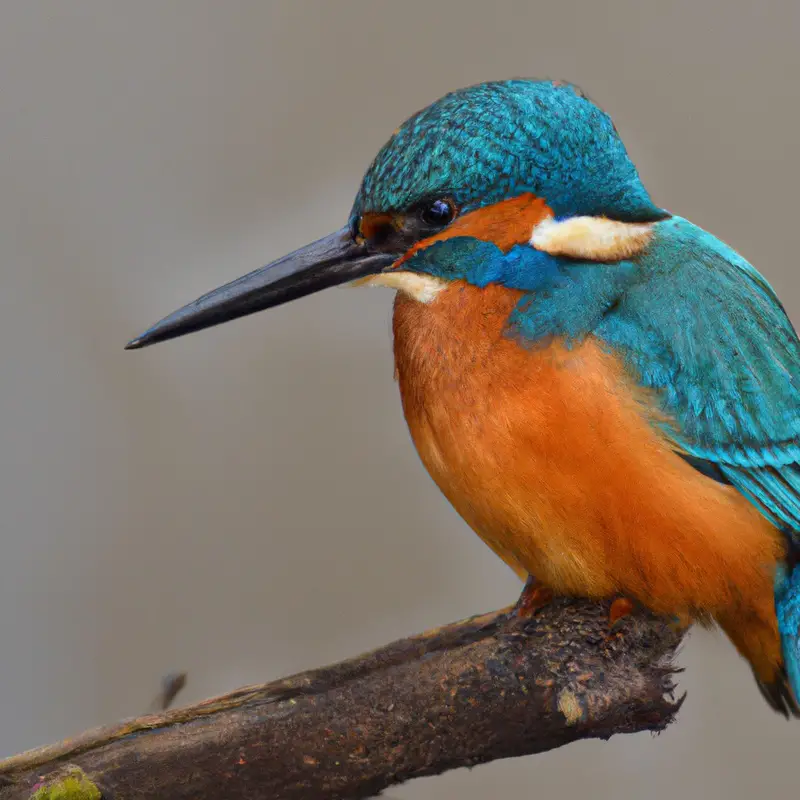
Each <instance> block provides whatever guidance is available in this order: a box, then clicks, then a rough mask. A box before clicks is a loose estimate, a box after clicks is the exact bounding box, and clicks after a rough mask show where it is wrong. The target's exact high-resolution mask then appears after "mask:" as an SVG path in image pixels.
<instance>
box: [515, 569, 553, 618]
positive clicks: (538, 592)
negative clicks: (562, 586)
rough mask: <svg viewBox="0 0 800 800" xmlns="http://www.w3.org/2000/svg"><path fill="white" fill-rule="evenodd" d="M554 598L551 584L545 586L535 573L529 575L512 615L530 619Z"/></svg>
mask: <svg viewBox="0 0 800 800" xmlns="http://www.w3.org/2000/svg"><path fill="white" fill-rule="evenodd" d="M552 599H553V590H552V589H551V588H550V587H549V586H543V585H542V584H541V583H539V581H537V580H536V578H534V577H533V575H528V579H527V580H526V581H525V587H524V588H523V590H522V594H521V595H520V596H519V600H517V602H516V605H515V606H514V608H513V610H512V612H511V616H512V617H517V618H518V619H529V618H530V617H532V616H533V615H534V614H535V613H536V612H537V611H538V610H539V609H540V608H544V607H545V606H546V605H547V604H548V603H549V602H550V601H551V600H552Z"/></svg>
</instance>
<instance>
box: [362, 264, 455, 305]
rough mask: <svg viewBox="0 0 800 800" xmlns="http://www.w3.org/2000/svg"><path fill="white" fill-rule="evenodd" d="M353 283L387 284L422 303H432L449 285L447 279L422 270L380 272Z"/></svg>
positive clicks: (366, 284) (367, 284)
mask: <svg viewBox="0 0 800 800" xmlns="http://www.w3.org/2000/svg"><path fill="white" fill-rule="evenodd" d="M351 285H352V286H387V287H389V288H390V289H397V290H398V291H400V292H403V293H404V294H407V295H409V296H410V297H413V298H414V299H415V300H418V301H419V302H420V303H431V302H433V300H434V299H435V298H436V295H438V294H439V292H441V291H442V289H444V288H445V287H446V286H447V281H443V280H442V279H441V278H434V277H433V275H425V274H424V273H422V272H407V271H405V270H397V271H396V272H394V271H393V272H380V273H378V274H377V275H369V276H367V277H366V278H359V279H358V280H356V281H353V282H352V284H351Z"/></svg>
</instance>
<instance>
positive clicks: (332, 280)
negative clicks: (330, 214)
mask: <svg viewBox="0 0 800 800" xmlns="http://www.w3.org/2000/svg"><path fill="white" fill-rule="evenodd" d="M399 255H400V254H399V253H396V254H392V253H376V252H374V251H373V252H370V251H369V250H368V249H367V247H366V246H365V245H363V244H359V243H358V242H356V241H354V240H353V237H352V234H351V232H350V230H349V228H347V227H345V228H342V229H341V230H340V231H337V232H336V233H332V234H331V235H330V236H326V237H325V238H323V239H320V240H319V241H316V242H314V243H313V244H309V245H306V247H301V248H300V249H299V250H295V251H294V253H290V254H289V255H288V256H284V257H283V258H279V259H278V260H277V261H273V262H272V263H271V264H268V265H267V266H266V267H262V268H261V269H257V270H255V271H254V272H251V273H249V274H248V275H245V276H243V277H241V278H237V279H236V280H235V281H231V282H230V283H226V284H225V285H224V286H220V287H219V289H214V290H213V291H211V292H209V293H208V294H204V295H203V296H202V297H200V298H198V299H197V300H195V301H194V302H193V303H189V305H187V306H184V307H183V308H181V309H178V311H175V312H173V313H172V314H170V315H169V316H168V317H164V319H162V320H161V322H157V323H156V324H155V325H153V327H152V328H149V329H148V330H146V331H145V332H144V333H143V334H141V335H140V336H137V337H136V338H135V339H131V341H130V342H128V344H126V345H125V349H126V350H137V349H138V348H140V347H147V346H148V345H151V344H155V343H156V342H163V341H165V340H167V339H174V338H176V337H178V336H183V335H185V334H187V333H194V332H195V331H199V330H202V329H203V328H210V327H211V326H212V325H219V324H220V323H222V322H228V321H229V320H232V319H236V318H237V317H244V316H246V315H247V314H255V313H256V312H257V311H263V310H264V309H266V308H271V307H272V306H278V305H281V304H282V303H288V302H289V301H290V300H295V299H297V298H298V297H303V296H304V295H307V294H312V293H313V292H318V291H319V290H320V289H326V288H327V287H329V286H336V285H337V284H341V283H347V282H348V281H352V280H355V279H356V278H362V277H364V276H366V275H374V274H376V273H378V272H382V271H383V270H384V269H386V268H387V267H389V266H390V265H391V264H392V263H394V261H395V260H396V259H397V258H398V257H399Z"/></svg>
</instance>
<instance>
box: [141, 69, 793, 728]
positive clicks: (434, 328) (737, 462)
mask: <svg viewBox="0 0 800 800" xmlns="http://www.w3.org/2000/svg"><path fill="white" fill-rule="evenodd" d="M344 283H355V284H360V285H372V286H386V287H391V288H393V289H395V290H396V297H395V302H394V311H393V338H394V361H395V375H396V379H397V381H398V384H399V389H400V395H401V399H402V407H403V412H404V415H405V418H406V421H407V423H408V427H409V430H410V433H411V437H412V439H413V442H414V445H415V447H416V449H417V452H418V453H419V456H420V458H421V460H422V462H423V464H424V465H425V467H426V468H427V470H428V472H429V473H430V475H431V476H432V478H433V480H434V481H435V483H436V484H437V485H438V487H439V489H440V490H441V491H442V492H443V493H444V495H445V496H446V497H447V499H448V500H449V501H450V503H451V504H452V505H453V506H454V507H455V509H456V510H457V511H458V513H459V514H460V515H461V516H462V517H463V519H464V520H465V521H466V522H467V523H468V525H469V526H470V527H471V528H472V529H473V530H474V531H475V532H476V533H477V534H478V535H479V536H480V537H481V538H482V539H483V540H484V541H485V542H486V544H487V545H488V546H489V547H490V548H491V549H492V550H493V551H494V552H495V553H496V554H497V555H498V556H499V557H500V558H502V559H503V560H504V561H505V562H506V563H507V564H508V565H509V566H510V567H511V568H512V569H513V570H514V571H516V572H517V573H518V575H519V576H520V577H521V578H523V579H525V580H526V583H525V588H524V590H523V593H522V595H521V597H520V601H519V602H518V604H517V609H518V611H519V613H520V614H523V613H534V612H535V610H536V609H537V608H539V607H540V606H541V604H542V603H545V602H547V599H548V598H549V597H552V596H553V595H554V594H555V595H562V596H564V595H566V596H578V597H586V598H593V599H605V600H613V602H612V604H611V606H610V609H611V610H610V617H611V619H610V624H612V623H613V622H614V620H615V619H618V618H619V617H620V616H622V615H624V614H626V613H630V611H631V610H632V609H633V608H634V607H635V606H636V605H637V604H640V605H641V606H644V607H646V608H648V609H650V610H651V611H653V612H654V613H656V614H661V615H665V616H668V617H670V618H671V619H673V620H675V621H676V624H678V625H681V626H683V625H686V626H688V625H690V624H691V623H693V622H698V623H700V624H706V625H713V624H715V625H717V626H719V627H720V628H721V629H722V630H723V631H724V632H725V633H726V634H727V636H728V637H729V638H730V640H731V641H732V643H733V644H734V645H735V647H736V648H737V649H738V651H739V653H740V654H741V655H742V656H743V657H744V658H745V659H747V661H748V662H749V663H750V666H751V668H752V670H753V673H754V675H755V678H756V681H757V684H758V686H759V688H760V689H761V692H762V694H763V696H764V698H765V699H766V701H767V702H768V703H769V705H770V706H771V707H772V708H773V709H774V710H775V711H777V712H779V713H781V714H783V715H784V716H786V717H787V718H788V717H789V716H790V715H791V716H794V717H800V705H798V699H800V566H798V565H799V564H800V556H798V554H799V553H800V344H799V343H798V338H797V334H796V332H795V330H794V327H793V326H792V323H791V322H790V320H789V318H788V316H787V314H786V312H785V310H784V308H783V306H782V305H781V303H780V301H779V300H778V298H777V296H776V294H775V292H774V291H773V289H772V288H771V286H770V285H769V283H768V282H767V281H766V280H765V278H764V277H762V275H761V274H760V273H759V272H758V271H757V270H756V269H755V268H754V267H753V266H752V265H751V264H750V263H748V262H747V261H746V260H745V259H744V258H743V257H742V256H740V255H739V254H738V253H737V252H735V251H734V250H733V249H731V248H730V247H729V246H727V245H726V244H725V243H723V242H722V241H721V240H719V239H718V238H716V237H715V236H713V235H712V234H710V233H708V232H706V231H704V230H703V229H701V228H699V227H698V226H696V225H694V224H692V223H691V222H689V221H688V220H686V219H684V218H682V217H680V216H677V215H675V214H672V213H670V212H669V211H667V210H665V209H663V208H660V207H659V206H657V205H655V204H654V202H653V200H652V199H651V197H650V195H649V194H648V192H647V190H646V189H645V188H644V186H643V184H642V182H641V179H640V177H639V174H638V172H637V170H636V167H635V166H634V164H633V163H632V161H631V160H630V157H629V156H628V153H627V151H626V149H625V146H624V144H623V142H622V140H621V138H620V136H619V133H618V131H617V129H616V127H615V126H614V124H613V122H612V120H611V118H610V117H609V116H608V115H607V114H606V113H605V112H604V111H603V110H601V109H600V108H599V107H598V106H597V105H596V104H595V103H594V102H592V101H591V100H590V99H589V98H588V97H587V96H586V95H585V94H584V93H583V92H582V91H581V90H580V89H579V88H577V87H576V86H574V85H572V84H570V83H566V82H561V81H549V80H548V81H541V80H523V79H516V80H506V81H496V82H489V83H482V84H479V85H476V86H471V87H468V88H465V89H461V90H458V91H455V92H452V93H450V94H447V95H445V96H444V97H443V98H441V99H439V100H438V101H436V102H435V103H433V104H432V105H430V106H428V107H427V108H425V109H423V110H422V111H420V112H418V113H417V114H415V115H414V116H412V117H411V118H410V119H408V120H407V121H406V122H405V123H403V125H401V127H399V128H398V129H397V130H396V131H395V133H394V134H393V135H392V137H391V138H390V139H389V141H388V142H387V143H386V144H385V145H384V146H383V148H382V149H381V150H380V151H379V153H378V155H377V156H376V157H375V159H374V160H373V162H372V164H371V166H370V167H369V169H368V170H367V172H366V174H365V176H364V179H363V182H362V184H361V187H360V189H359V191H358V194H357V196H356V198H355V202H354V205H353V207H352V210H351V212H350V216H349V219H348V222H347V224H346V225H345V226H344V227H343V228H342V229H341V230H339V231H337V232H336V233H333V234H331V235H329V236H326V237H324V238H322V239H320V240H318V241H316V242H314V243H313V244H310V245H308V246H306V247H303V248H301V249H299V250H296V251H295V252H293V253H291V254H290V255H288V256H285V257H283V258H280V259H278V260H277V261H275V262H273V263H271V264H269V265H267V266H266V267H262V268H260V269H257V270H255V271H254V272H251V273H249V274H247V275H245V276H244V277H241V278H239V279H237V280H234V281H232V282H230V283H228V284H226V285H224V286H222V287H220V288H218V289H215V290H213V291H211V292H209V293H208V294H205V295H203V296H202V297H200V298H199V299H198V300H196V301H194V302H193V303H190V304H189V305H187V306H184V307H183V308H181V309H179V310H178V311H176V312H174V313H173V314H171V315H169V316H167V317H165V318H164V319H163V320H161V321H160V322H158V323H156V324H155V325H154V326H153V327H151V328H150V329H149V330H147V331H146V332H145V333H143V334H142V335H140V336H139V337H138V338H136V339H133V340H132V341H131V342H129V343H128V345H127V348H128V349H136V348H141V347H145V346H146V345H150V344H153V343H155V342H160V341H164V340H167V339H171V338H174V337H177V336H182V335H184V334H187V333H191V332H193V331H198V330H201V329H203V328H207V327H209V326H212V325H217V324H219V323H222V322H226V321H228V320H233V319H235V318H237V317H242V316H245V315H247V314H253V313H255V312H257V311H261V310H263V309H267V308H270V307H272V306H277V305H279V304H282V303H286V302H288V301H290V300H294V299H297V298H300V297H302V296H304V295H308V294H311V293H312V292H316V291H318V290H320V289H323V288H326V287H329V286H334V285H338V284H344Z"/></svg>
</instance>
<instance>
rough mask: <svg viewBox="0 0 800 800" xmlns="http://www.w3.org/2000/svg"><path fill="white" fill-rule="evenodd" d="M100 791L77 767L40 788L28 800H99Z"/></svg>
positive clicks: (100, 796) (71, 768)
mask: <svg viewBox="0 0 800 800" xmlns="http://www.w3.org/2000/svg"><path fill="white" fill-rule="evenodd" d="M101 798H102V795H101V793H100V790H99V789H98V788H97V786H95V784H94V783H92V781H90V780H89V779H88V778H87V777H86V773H85V772H84V771H83V770H82V769H80V768H79V767H70V768H69V769H68V770H67V772H66V774H65V775H63V776H62V777H60V778H58V779H56V780H53V781H48V782H47V783H45V784H44V785H43V786H40V787H39V788H38V789H37V790H36V792H35V793H34V794H32V795H31V798H30V800H101Z"/></svg>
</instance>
